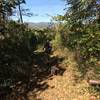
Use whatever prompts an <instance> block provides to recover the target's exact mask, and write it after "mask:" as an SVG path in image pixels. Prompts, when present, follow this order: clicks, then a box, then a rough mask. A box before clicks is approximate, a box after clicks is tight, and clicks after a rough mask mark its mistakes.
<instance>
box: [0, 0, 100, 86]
mask: <svg viewBox="0 0 100 100" xmlns="http://www.w3.org/2000/svg"><path fill="white" fill-rule="evenodd" d="M64 1H66V3H67V6H68V5H69V6H68V8H67V9H65V10H66V14H65V15H58V16H54V17H53V21H54V23H55V24H54V25H53V26H52V27H50V28H46V29H43V30H42V29H40V30H39V29H37V30H35V29H29V28H28V26H27V24H23V19H22V14H21V11H20V5H21V4H22V3H25V1H24V0H8V1H6V0H0V84H1V86H11V85H12V84H15V83H16V82H18V81H25V80H29V78H30V76H31V72H32V68H31V66H32V64H33V62H34V61H33V59H35V60H36V59H38V58H39V57H38V56H37V57H36V56H35V55H34V52H35V51H36V50H37V49H43V45H44V43H45V41H46V40H50V41H51V44H52V46H53V51H56V50H57V49H61V50H62V51H63V50H64V48H68V49H69V50H71V51H72V52H75V53H76V57H77V59H76V60H77V62H78V64H79V65H78V67H81V65H85V67H89V66H88V65H89V64H90V66H94V67H95V68H97V64H98V63H100V5H99V4H97V3H96V0H89V1H88V0H64ZM16 6H19V11H20V22H15V21H12V20H9V17H10V16H11V15H12V14H13V10H14V9H15V8H16ZM42 57H43V56H42ZM98 66H99V67H100V64H99V65H98ZM82 70H83V69H82ZM98 70H100V69H98ZM98 73H99V74H100V72H98ZM99 79H100V78H99Z"/></svg>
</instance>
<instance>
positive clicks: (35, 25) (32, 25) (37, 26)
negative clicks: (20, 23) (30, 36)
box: [27, 22, 53, 29]
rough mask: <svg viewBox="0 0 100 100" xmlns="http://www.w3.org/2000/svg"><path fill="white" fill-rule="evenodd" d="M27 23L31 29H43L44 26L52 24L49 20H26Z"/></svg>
mask: <svg viewBox="0 0 100 100" xmlns="http://www.w3.org/2000/svg"><path fill="white" fill-rule="evenodd" d="M27 24H28V26H29V28H32V29H44V28H47V27H51V26H53V23H50V22H39V23H31V22H28V23H27Z"/></svg>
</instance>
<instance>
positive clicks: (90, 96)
mask: <svg viewBox="0 0 100 100" xmlns="http://www.w3.org/2000/svg"><path fill="white" fill-rule="evenodd" d="M53 55H55V56H59V57H64V58H65V59H64V60H63V62H62V63H61V66H64V67H66V71H65V73H64V75H63V76H53V77H52V79H51V80H49V79H48V80H45V81H43V82H42V83H44V82H46V83H47V84H48V85H49V88H48V89H46V90H45V91H42V92H38V93H37V99H36V100H100V91H99V92H96V91H95V90H93V88H91V87H90V86H89V84H88V82H87V80H86V77H87V76H88V75H90V76H91V75H94V74H95V73H94V72H93V70H88V72H87V73H86V75H85V77H83V78H81V76H82V72H80V71H79V69H78V65H77V62H76V61H75V57H74V53H72V52H71V51H69V50H68V49H64V50H63V51H62V50H60V49H58V50H57V51H55V52H54V54H53ZM99 75H100V74H99ZM91 77H92V76H91ZM42 83H41V84H42ZM30 100H33V99H32V97H31V99H30Z"/></svg>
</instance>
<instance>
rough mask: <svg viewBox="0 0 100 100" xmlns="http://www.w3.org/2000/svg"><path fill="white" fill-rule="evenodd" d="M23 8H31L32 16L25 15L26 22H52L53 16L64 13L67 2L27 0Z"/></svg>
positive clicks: (61, 0) (59, 0)
mask: <svg viewBox="0 0 100 100" xmlns="http://www.w3.org/2000/svg"><path fill="white" fill-rule="evenodd" d="M22 7H23V8H29V9H30V12H32V13H33V16H32V17H23V19H24V22H50V20H51V16H56V15H57V14H61V15H62V14H64V10H63V9H64V8H65V2H64V1H63V0H26V5H22Z"/></svg>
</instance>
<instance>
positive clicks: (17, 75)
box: [0, 21, 36, 82]
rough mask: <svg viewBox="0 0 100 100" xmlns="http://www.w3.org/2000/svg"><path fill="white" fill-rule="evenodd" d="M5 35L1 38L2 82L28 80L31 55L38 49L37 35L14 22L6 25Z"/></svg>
mask: <svg viewBox="0 0 100 100" xmlns="http://www.w3.org/2000/svg"><path fill="white" fill-rule="evenodd" d="M4 34H5V35H4V38H0V82H4V81H6V80H8V79H9V80H11V81H18V80H20V79H23V78H28V77H29V75H30V73H31V67H30V66H29V64H30V63H31V61H32V59H31V54H32V52H33V51H34V50H35V47H36V37H35V35H34V34H33V33H32V31H31V30H29V29H28V28H27V27H26V26H25V25H21V24H18V23H16V22H13V21H11V22H9V23H7V24H6V25H5V33H4ZM0 36H1V35H0Z"/></svg>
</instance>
